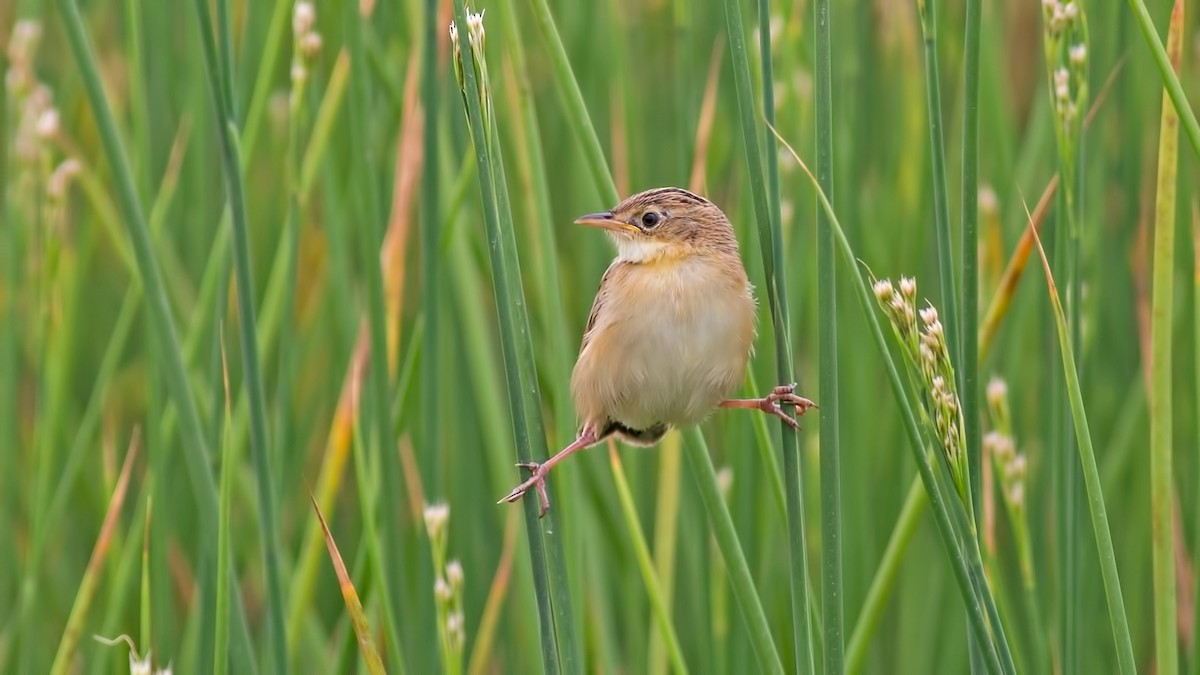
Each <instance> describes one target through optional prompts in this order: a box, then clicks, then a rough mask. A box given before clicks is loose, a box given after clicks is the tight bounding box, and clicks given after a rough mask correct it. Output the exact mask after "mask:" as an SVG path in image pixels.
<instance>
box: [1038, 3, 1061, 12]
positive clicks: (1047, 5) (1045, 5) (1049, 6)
mask: <svg viewBox="0 0 1200 675" xmlns="http://www.w3.org/2000/svg"><path fill="white" fill-rule="evenodd" d="M1055 7H1058V0H1042V9H1044V10H1045V11H1046V14H1053V13H1054V8H1055Z"/></svg>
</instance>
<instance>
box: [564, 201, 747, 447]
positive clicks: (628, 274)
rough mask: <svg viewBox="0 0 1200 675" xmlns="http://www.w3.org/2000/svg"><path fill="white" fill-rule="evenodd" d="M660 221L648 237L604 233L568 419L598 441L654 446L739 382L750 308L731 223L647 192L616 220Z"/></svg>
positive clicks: (711, 209)
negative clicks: (612, 250) (603, 264)
mask: <svg viewBox="0 0 1200 675" xmlns="http://www.w3.org/2000/svg"><path fill="white" fill-rule="evenodd" d="M649 210H653V211H654V212H655V213H661V214H663V216H664V218H663V220H662V221H661V224H657V225H656V227H655V228H654V229H652V230H650V231H648V232H644V233H643V232H633V231H628V232H622V231H616V230H611V231H612V236H613V239H614V240H615V243H616V245H617V251H618V256H617V258H616V260H614V261H613V263H612V264H611V265H610V266H609V268H608V270H607V271H606V272H605V273H604V277H603V278H602V280H601V282H600V288H599V290H598V291H597V293H596V299H595V302H594V303H593V306H592V312H591V315H590V316H589V318H588V323H587V328H586V329H585V332H584V337H583V344H582V346H581V348H580V353H579V359H578V360H577V362H576V365H575V370H574V372H573V373H572V378H571V392H572V397H573V399H574V402H575V409H576V412H577V413H578V415H579V416H580V418H581V419H582V421H583V425H584V426H585V427H589V426H590V427H591V428H594V429H595V430H596V431H597V432H598V433H597V435H599V436H604V435H607V434H608V433H615V434H617V435H618V436H619V437H620V438H622V439H623V440H625V441H627V442H630V443H634V444H637V445H653V444H654V443H655V442H657V441H658V440H659V438H661V437H662V435H663V434H664V433H666V431H667V429H669V428H670V427H673V426H686V425H689V424H694V423H696V422H699V421H700V420H702V419H704V417H706V416H707V415H708V414H709V413H710V412H712V410H713V409H715V408H716V406H717V405H718V404H719V403H720V402H721V401H722V400H724V399H725V398H726V397H727V396H728V395H729V394H730V393H731V392H732V391H733V390H734V389H736V388H737V386H738V385H739V384H740V383H741V382H742V379H743V377H744V376H745V371H746V363H747V361H748V360H749V357H750V352H751V349H752V346H753V342H754V326H755V314H756V312H755V303H754V296H753V294H752V293H751V288H750V282H749V279H748V278H747V276H746V272H745V269H744V267H743V265H742V261H741V256H740V255H739V253H738V247H737V239H736V237H735V236H734V232H733V227H732V226H731V225H730V223H729V220H728V219H727V218H726V217H725V215H724V214H723V213H721V211H720V209H718V208H717V207H716V206H714V205H713V204H712V203H711V202H709V201H708V200H706V199H704V198H702V197H698V196H696V195H693V194H692V193H690V192H686V191H684V190H679V189H678V188H664V189H659V190H651V191H648V192H644V193H640V194H637V195H634V196H633V197H630V198H629V199H627V200H625V201H624V202H622V203H621V204H620V205H618V206H617V207H616V208H614V209H613V211H612V212H611V213H612V216H613V220H618V221H624V222H638V220H639V219H640V218H641V217H642V215H643V214H644V213H646V212H648V211H649Z"/></svg>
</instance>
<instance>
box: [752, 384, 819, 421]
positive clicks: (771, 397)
mask: <svg viewBox="0 0 1200 675" xmlns="http://www.w3.org/2000/svg"><path fill="white" fill-rule="evenodd" d="M780 403H784V404H787V405H791V406H795V408H796V417H800V416H802V415H804V413H806V412H808V409H809V408H816V407H817V404H816V403H813V402H812V401H811V400H809V399H807V398H804V397H803V396H798V395H797V394H796V383H794V382H793V383H792V384H782V385H779V386H778V387H775V388H774V389H772V390H771V393H769V394H767V395H766V396H765V397H764V398H762V399H761V401H760V402H759V408H760V409H761V410H762V411H763V412H765V413H767V414H769V415H774V416H776V417H778V418H779V419H781V420H783V421H784V422H787V423H788V425H789V426H790V427H792V428H793V429H799V428H800V423H799V422H797V421H796V417H793V416H791V415H789V414H787V411H785V410H784V409H783V406H781V405H780Z"/></svg>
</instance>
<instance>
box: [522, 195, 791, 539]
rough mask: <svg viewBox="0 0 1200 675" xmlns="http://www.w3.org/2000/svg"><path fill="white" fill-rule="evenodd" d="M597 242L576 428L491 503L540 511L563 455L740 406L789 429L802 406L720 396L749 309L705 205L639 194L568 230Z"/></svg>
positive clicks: (730, 237)
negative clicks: (524, 501) (600, 261)
mask: <svg viewBox="0 0 1200 675" xmlns="http://www.w3.org/2000/svg"><path fill="white" fill-rule="evenodd" d="M575 222H576V223H578V224H580V225H588V226H591V227H598V228H601V229H603V230H605V231H607V232H608V234H609V236H610V237H611V238H612V240H613V242H614V243H615V244H616V247H617V257H616V259H615V260H613V262H612V264H611V265H609V267H608V270H607V271H605V273H604V276H603V278H602V279H601V280H600V290H599V291H597V292H596V299H595V301H594V302H593V303H592V313H591V315H590V316H588V320H587V327H586V328H585V329H584V334H583V344H582V346H581V347H580V349H579V358H578V360H577V361H576V362H575V370H574V372H573V373H572V374H571V397H572V399H573V400H574V404H575V411H576V413H577V415H578V416H579V418H580V419H581V421H582V426H581V427H580V428H579V433H578V435H577V436H576V438H575V441H574V442H572V443H571V444H570V445H568V446H567V447H565V448H563V449H562V450H561V451H559V452H558V453H557V454H556V455H554V456H553V457H551V458H550V459H548V460H547V461H546V462H544V463H541V464H538V463H533V462H530V463H522V464H519V465H518V466H519V467H521V468H524V469H528V470H529V471H530V472H531V473H532V475H531V476H530V477H529V479H528V480H526V481H525V482H523V483H521V484H520V485H518V486H517V487H516V488H514V489H513V491H512V492H510V493H509V494H508V495H507V496H506V497H504V498H503V499H501V500H500V501H501V502H505V501H507V502H515V501H517V500H518V499H520V498H521V497H522V496H523V495H524V494H525V493H526V492H528V491H529V490H530V489H533V490H536V491H537V495H538V501H539V505H540V507H541V515H543V516H544V515H546V512H547V511H548V510H549V509H550V500H549V499H548V497H547V496H546V476H547V474H549V473H550V469H551V468H553V467H554V465H555V464H558V463H559V462H561V461H562V460H564V459H566V458H567V457H568V456H569V455H571V454H572V453H574V452H576V451H578V450H582V449H584V448H587V447H590V446H593V445H596V444H597V443H600V442H601V441H603V440H605V439H607V438H608V437H610V436H616V437H617V438H619V439H621V440H623V441H625V442H626V443H629V444H631V445H639V446H652V445H654V444H655V443H657V442H658V441H659V440H660V439H661V438H662V437H663V436H664V435H665V434H666V433H667V431H668V430H669V429H670V428H671V427H684V426H688V425H692V424H697V423H699V422H701V421H702V420H704V418H705V417H707V416H708V415H709V414H710V413H711V412H712V411H713V410H715V409H716V408H718V407H724V408H750V409H757V410H762V411H764V412H766V413H768V414H770V415H775V416H777V417H779V418H781V419H783V420H784V421H785V422H787V423H788V424H790V425H791V426H793V427H797V428H798V426H799V425H798V424H797V422H796V420H795V418H793V417H792V416H791V415H789V414H788V413H787V412H785V411H784V409H783V407H782V406H781V404H786V405H791V406H794V407H795V409H796V412H797V414H800V415H803V414H804V413H805V412H806V411H807V410H808V409H809V408H810V407H813V405H814V404H813V402H812V401H810V400H808V399H806V398H803V397H801V396H797V395H796V393H795V389H796V385H794V384H791V385H783V386H779V387H775V388H774V389H773V390H772V391H771V393H769V394H767V395H766V396H764V397H763V398H751V399H730V398H727V397H728V396H729V395H730V394H731V393H733V391H734V390H735V389H736V388H737V386H738V385H739V384H740V383H741V382H742V380H743V378H744V377H745V374H746V363H747V362H748V361H749V359H750V354H751V352H752V351H753V347H754V334H755V324H756V320H757V319H756V317H757V311H756V306H755V301H754V294H753V291H752V289H751V287H750V280H749V278H748V277H747V276H746V269H745V267H744V266H743V264H742V258H741V254H740V253H739V251H738V243H737V238H736V237H735V236H734V232H733V226H732V225H731V224H730V223H729V219H728V218H727V217H726V216H725V214H724V213H723V212H722V211H721V209H719V208H717V207H716V205H714V204H713V203H712V202H710V201H708V200H707V199H705V198H703V197H701V196H699V195H696V194H693V193H691V192H688V191H687V190H682V189H680V188H673V187H664V188H657V189H653V190H647V191H645V192H641V193H638V194H636V195H633V196H632V197H629V198H627V199H625V200H624V201H622V202H621V203H620V204H617V206H616V207H615V208H613V210H611V211H608V212H605V213H593V214H590V215H586V216H583V217H581V218H579V219H577V220H576V221H575Z"/></svg>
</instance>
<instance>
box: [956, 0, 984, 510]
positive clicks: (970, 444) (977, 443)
mask: <svg viewBox="0 0 1200 675" xmlns="http://www.w3.org/2000/svg"><path fill="white" fill-rule="evenodd" d="M966 4H967V9H966V15H967V16H966V21H967V26H966V37H965V40H964V53H963V70H964V73H963V75H964V86H963V141H962V242H961V250H962V295H961V297H962V301H961V307H962V324H961V325H962V327H961V328H960V329H959V331H958V335H959V338H960V344H961V345H962V349H961V350H960V351H959V358H960V359H961V361H960V362H959V369H960V372H961V373H962V383H961V384H962V388H961V389H960V391H961V392H962V403H963V416H964V418H965V420H964V421H965V423H964V425H963V426H964V430H965V431H966V440H967V447H966V451H967V467H968V468H967V471H968V478H969V480H970V488H971V489H970V493H971V506H972V511H973V512H974V513H975V517H976V518H980V517H981V516H980V514H981V513H982V510H983V505H982V502H981V501H980V500H981V498H982V497H981V495H982V492H981V487H980V458H981V456H982V450H981V436H980V434H981V431H980V418H979V408H980V400H979V350H978V348H977V347H976V345H975V344H974V343H975V336H977V335H978V334H979V80H980V74H979V39H980V38H979V23H980V13H981V12H982V11H983V3H982V0H967V3H966Z"/></svg>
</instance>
